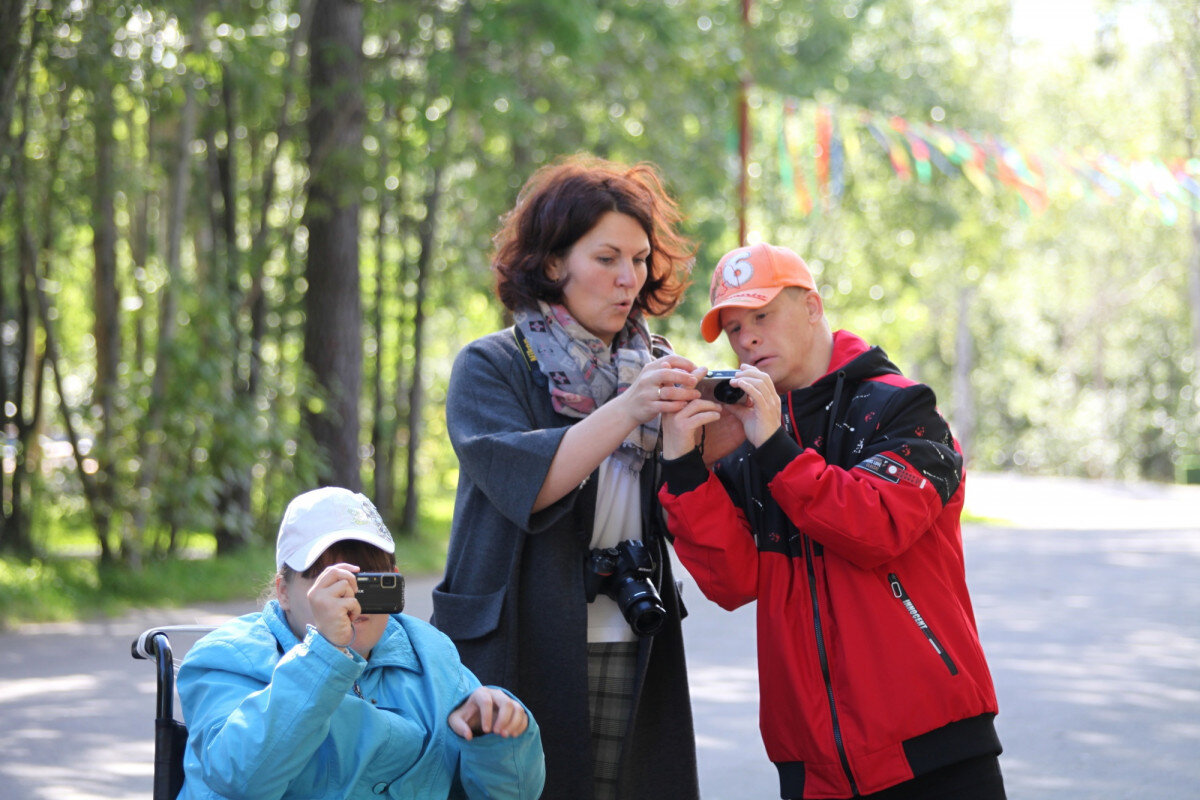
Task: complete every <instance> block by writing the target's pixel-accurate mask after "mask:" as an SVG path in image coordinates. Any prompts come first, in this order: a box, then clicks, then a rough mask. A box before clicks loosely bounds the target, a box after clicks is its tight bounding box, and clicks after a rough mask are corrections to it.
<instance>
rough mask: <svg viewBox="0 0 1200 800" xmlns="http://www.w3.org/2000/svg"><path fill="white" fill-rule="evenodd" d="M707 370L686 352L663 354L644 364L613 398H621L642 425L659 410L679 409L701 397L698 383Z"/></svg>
mask: <svg viewBox="0 0 1200 800" xmlns="http://www.w3.org/2000/svg"><path fill="white" fill-rule="evenodd" d="M706 371H707V370H706V369H705V368H704V367H697V366H696V365H695V364H693V363H692V362H691V361H688V360H687V359H686V358H684V357H683V356H678V355H674V354H671V355H669V356H663V357H662V358H658V359H655V360H654V361H651V362H650V363H648V364H646V365H645V366H644V367H642V371H641V372H639V373H638V376H637V378H635V379H634V381H633V383H632V384H630V385H629V388H628V389H626V390H625V391H624V392H622V393H621V394H620V395H619V396H618V397H617V398H615V400H614V401H610V402H615V401H620V402H621V403H622V404H624V406H625V408H626V412H627V413H628V414H629V415H630V416H631V417H632V418H633V420H634V421H635V423H636V424H637V425H641V424H643V423H646V422H649V421H650V420H652V419H654V418H655V417H657V416H658V415H659V414H669V413H673V412H676V411H679V410H680V409H681V408H683V406H684V405H685V404H686V403H688V402H689V401H691V400H695V399H696V398H697V397H699V396H700V390H699V389H697V388H696V383H697V382H698V381H699V380H700V378H702V377H703V376H704V373H705V372H706ZM631 429H632V428H631Z"/></svg>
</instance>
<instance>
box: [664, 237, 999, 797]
mask: <svg viewBox="0 0 1200 800" xmlns="http://www.w3.org/2000/svg"><path fill="white" fill-rule="evenodd" d="M710 299H711V303H712V308H711V310H710V311H709V312H708V313H707V314H705V316H704V319H703V321H702V323H701V332H702V333H703V335H704V338H705V339H706V340H707V341H710V342H711V341H714V340H715V339H716V338H717V336H718V335H719V334H720V332H721V331H722V330H724V332H725V335H726V336H727V337H728V338H729V343H730V345H731V346H732V347H733V351H734V353H735V354H736V355H737V358H738V361H739V363H740V364H741V368H740V369H739V370H738V371H737V377H736V378H734V379H733V380H732V381H731V385H732V386H733V387H735V388H738V389H741V390H742V391H743V392H744V393H745V397H744V398H743V399H742V400H741V401H739V402H737V403H734V404H725V403H718V402H715V401H712V400H706V399H699V400H693V401H691V402H690V403H689V404H688V405H687V406H685V407H684V408H683V409H682V410H681V411H679V412H678V413H676V414H672V415H665V418H664V425H663V430H664V444H663V455H664V458H665V459H666V462H665V464H664V469H663V478H664V482H663V486H662V488H661V490H660V493H659V494H660V498H661V500H662V503H663V506H664V508H665V509H666V511H667V514H668V519H669V526H670V530H671V533H672V534H673V535H674V537H675V550H676V552H677V553H678V554H679V557H680V559H681V560H682V561H683V563H684V565H685V566H686V567H687V568H688V571H689V572H690V573H691V574H692V576H693V577H694V578H695V580H696V582H697V583H698V584H699V585H700V588H701V589H702V590H703V592H704V593H705V595H706V596H707V597H709V598H710V599H711V600H713V601H714V602H716V603H718V604H720V605H721V606H722V607H724V608H727V609H734V608H737V607H738V606H741V605H743V604H745V603H748V602H751V601H754V600H757V601H758V652H759V692H760V701H761V702H760V706H761V720H760V727H761V730H762V735H763V740H764V743H765V744H766V749H767V755H768V756H769V757H770V759H771V761H772V762H774V763H775V766H776V767H777V768H778V770H779V781H780V789H781V791H780V796H781V797H783V798H849V797H871V798H887V800H896V798H914V799H916V798H920V800H933V798H946V799H947V800H950V799H951V798H953V799H954V800H959V799H961V800H997V799H999V798H1004V797H1005V794H1004V783H1003V779H1002V777H1001V775H1000V768H999V762H998V760H997V756H998V755H999V753H1000V742H999V739H998V737H997V735H996V730H995V727H994V725H993V719H994V717H995V715H996V695H995V690H994V689H993V687H992V679H991V674H990V673H989V671H988V667H987V662H986V660H985V658H984V653H983V649H982V647H981V646H980V643H979V636H978V633H977V630H976V626H975V617H974V612H973V610H972V607H971V600H970V597H969V595H968V593H967V586H966V579H965V576H964V570H963V551H962V535H961V530H960V527H959V513H960V511H961V510H962V504H963V470H962V455H961V453H960V451H959V449H958V445H957V443H956V442H955V440H954V438H953V436H952V435H951V433H950V429H949V428H948V427H947V425H946V422H945V420H943V419H942V417H941V416H940V415H939V413H938V411H937V408H936V405H935V404H936V400H935V398H934V394H933V391H932V390H931V389H930V388H929V387H927V386H924V385H922V384H919V383H916V382H914V381H911V380H908V379H907V378H905V377H904V376H903V375H901V373H900V370H899V369H897V368H896V366H895V365H893V364H892V363H891V362H890V361H888V359H887V356H886V355H885V354H884V353H883V351H882V350H880V349H879V348H878V347H871V346H869V345H868V344H867V343H866V342H864V341H863V340H862V339H860V338H858V337H857V336H855V335H853V334H851V333H848V332H846V331H837V332H836V333H835V332H833V331H831V330H830V327H829V323H828V322H827V321H826V318H825V314H824V305H823V303H822V300H821V295H820V294H819V293H818V292H817V291H816V284H815V283H814V281H813V278H812V275H811V273H810V272H809V270H808V267H807V266H806V265H805V263H804V261H803V260H802V259H801V258H800V257H799V256H798V255H796V254H795V253H793V252H792V251H790V250H788V249H786V248H781V247H774V246H771V245H767V244H756V245H753V246H751V247H743V248H738V249H736V250H733V251H732V252H730V253H728V254H726V256H725V257H724V258H722V259H721V261H720V263H719V264H717V268H716V270H715V272H714V274H713V279H712V287H711V292H710ZM722 456H723V457H722ZM718 458H719V460H715V459H718ZM708 464H712V465H713V466H712V469H711V471H710V469H709V467H708V466H707V465H708Z"/></svg>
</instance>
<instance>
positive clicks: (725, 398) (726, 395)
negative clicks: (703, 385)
mask: <svg viewBox="0 0 1200 800" xmlns="http://www.w3.org/2000/svg"><path fill="white" fill-rule="evenodd" d="M745 395H746V393H745V392H743V391H742V390H741V389H739V388H737V387H736V386H734V385H733V384H731V383H730V382H729V381H721V382H720V383H718V384H717V385H716V386H714V387H713V397H714V398H716V400H717V402H720V403H726V404H728V405H733V404H734V403H736V402H737V401H739V400H741V399H742V398H743V397H744V396H745Z"/></svg>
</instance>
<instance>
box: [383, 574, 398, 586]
mask: <svg viewBox="0 0 1200 800" xmlns="http://www.w3.org/2000/svg"><path fill="white" fill-rule="evenodd" d="M379 585H380V586H382V587H383V588H384V589H395V588H396V576H395V575H384V576H382V577H380V579H379Z"/></svg>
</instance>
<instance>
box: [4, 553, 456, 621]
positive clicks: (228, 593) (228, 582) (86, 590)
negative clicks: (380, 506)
mask: <svg viewBox="0 0 1200 800" xmlns="http://www.w3.org/2000/svg"><path fill="white" fill-rule="evenodd" d="M446 538H447V537H446V535H445V534H431V533H426V534H424V535H422V536H419V537H404V538H399V537H398V538H397V540H396V562H397V564H399V566H400V570H401V571H402V572H406V573H409V574H413V575H417V574H428V573H430V572H440V571H441V569H442V566H443V565H444V564H445V561H446ZM211 540H212V537H211V536H208V537H206V536H204V535H200V534H197V535H193V536H192V537H189V541H188V544H189V547H188V553H189V555H187V556H176V557H174V558H169V559H164V560H155V561H149V562H146V563H144V564H143V565H142V567H141V568H140V569H134V568H132V567H128V566H104V565H101V564H100V563H99V561H98V559H97V558H95V557H94V556H92V555H78V554H74V555H72V554H61V553H60V554H57V555H49V556H46V557H44V558H33V559H15V558H0V630H3V629H7V628H12V627H15V626H16V625H19V624H21V623H26V622H59V621H66V620H76V619H87V618H94V617H97V616H99V617H111V616H115V615H118V614H121V613H122V612H125V611H128V610H129V609H132V608H154V607H158V608H168V607H173V606H182V605H187V604H189V603H203V602H224V601H232V600H243V599H251V598H257V597H259V596H260V595H261V594H262V592H263V590H264V589H265V588H266V586H267V584H268V583H269V581H270V580H271V578H272V576H273V575H274V574H275V549H274V546H273V545H270V546H267V545H265V544H264V545H260V546H256V547H253V548H250V549H246V550H242V551H239V552H237V553H235V554H230V555H224V556H212V555H208V556H203V555H202V557H197V555H196V554H198V553H199V554H205V553H211V552H212V550H213V547H212V542H211ZM68 552H69V551H68Z"/></svg>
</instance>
